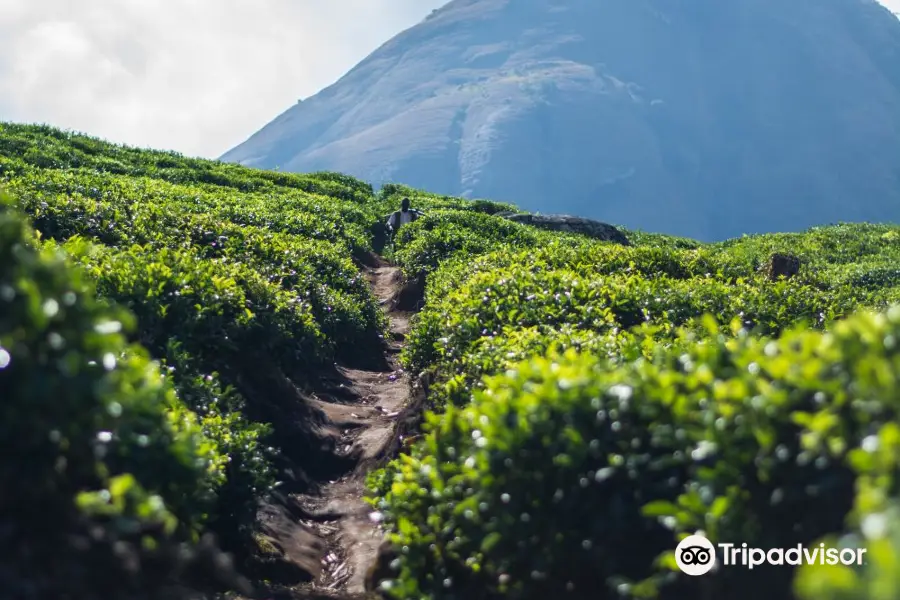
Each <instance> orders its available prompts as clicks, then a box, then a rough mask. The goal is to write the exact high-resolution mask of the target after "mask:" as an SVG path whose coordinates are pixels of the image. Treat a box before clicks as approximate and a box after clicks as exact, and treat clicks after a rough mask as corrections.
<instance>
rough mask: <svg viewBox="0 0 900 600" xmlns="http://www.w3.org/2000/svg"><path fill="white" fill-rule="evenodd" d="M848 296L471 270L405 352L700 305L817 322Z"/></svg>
mask: <svg viewBox="0 0 900 600" xmlns="http://www.w3.org/2000/svg"><path fill="white" fill-rule="evenodd" d="M847 310H849V302H848V301H847V300H846V299H845V298H844V297H842V296H841V295H840V294H838V293H829V292H824V291H821V290H818V289H816V288H813V287H809V286H804V285H802V284H799V283H796V282H793V281H782V282H777V283H771V284H767V285H753V284H750V283H745V282H741V283H735V284H731V285H730V284H726V283H723V282H720V281H716V280H714V279H707V278H702V279H701V278H695V279H690V280H675V279H670V278H667V277H656V278H652V279H648V278H644V277H641V276H639V275H611V276H605V277H604V276H591V275H590V274H588V275H582V274H580V273H577V272H575V271H572V270H562V269H560V270H547V271H537V272H535V271H532V270H530V269H528V268H521V267H510V268H506V269H497V270H492V271H489V272H484V273H479V274H476V275H473V276H472V277H470V278H469V279H468V280H466V282H465V283H464V284H462V285H461V286H460V287H459V288H458V289H457V290H455V291H453V292H452V293H450V294H448V295H447V296H446V297H445V299H443V300H442V301H440V302H439V303H434V304H432V305H430V306H429V307H428V308H427V309H426V311H425V312H423V313H422V314H421V315H420V318H419V320H418V323H417V326H416V328H415V330H414V331H413V332H412V333H411V335H410V336H409V345H408V347H407V349H406V353H405V355H404V356H405V358H406V360H407V364H408V365H409V366H410V368H413V369H422V368H425V367H427V366H430V365H432V364H436V363H438V362H441V361H452V360H456V359H458V358H459V357H461V356H462V355H464V354H465V353H466V352H467V350H468V349H469V347H470V344H471V343H472V342H474V341H475V340H477V339H478V338H480V337H482V336H487V335H497V334H498V332H499V331H500V330H501V329H502V328H503V327H530V326H537V325H543V326H555V325H562V324H569V325H572V326H574V327H579V328H583V329H590V330H594V331H605V330H610V329H613V328H616V329H628V328H631V327H634V326H636V325H639V324H641V323H644V322H651V323H656V324H668V325H682V324H685V323H687V322H688V321H690V320H691V319H695V318H698V317H700V316H702V315H703V314H705V313H711V314H713V315H714V316H716V317H717V318H718V319H719V320H720V321H726V322H727V321H730V320H731V319H732V318H734V317H740V318H741V319H742V320H743V321H744V323H745V325H746V326H747V327H748V328H756V329H757V330H759V331H761V332H777V331H779V330H780V329H782V328H783V327H785V326H788V325H791V324H793V323H794V322H796V321H799V320H806V321H809V322H810V324H814V325H823V324H824V323H826V322H828V321H829V320H831V319H833V318H835V317H837V316H841V315H843V314H844V313H845V312H846V311H847Z"/></svg>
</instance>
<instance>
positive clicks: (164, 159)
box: [0, 123, 372, 203]
mask: <svg viewBox="0 0 900 600" xmlns="http://www.w3.org/2000/svg"><path fill="white" fill-rule="evenodd" d="M0 156H7V157H13V158H17V159H21V160H23V161H24V162H25V163H27V164H29V165H33V166H35V167H39V168H42V169H66V170H68V169H86V170H92V171H100V172H104V173H114V174H118V175H129V176H137V177H142V176H149V177H154V178H158V179H164V180H166V181H170V182H172V183H179V184H182V183H184V184H192V183H209V184H213V185H218V186H223V187H230V188H234V189H236V190H239V191H241V192H252V191H259V190H278V191H286V190H290V189H296V190H302V191H304V192H307V193H312V194H321V195H323V196H328V197H332V198H340V199H342V200H349V201H353V202H360V203H362V202H365V201H366V200H367V199H369V198H370V197H371V196H372V187H371V185H369V184H367V183H364V182H362V181H359V180H357V179H354V178H352V177H348V176H346V175H341V174H338V173H313V174H310V175H297V174H293V173H279V172H276V171H260V170H256V169H247V168H245V167H240V166H237V165H232V164H227V163H221V162H217V161H211V160H203V159H194V158H186V157H184V156H182V155H180V154H178V153H176V152H159V151H153V150H145V149H139V148H129V147H127V146H119V145H113V144H108V143H105V142H103V141H101V140H98V139H95V138H92V137H88V136H86V135H80V134H77V133H72V132H66V131H60V130H59V129H56V128H53V127H47V126H43V125H17V124H13V123H0Z"/></svg>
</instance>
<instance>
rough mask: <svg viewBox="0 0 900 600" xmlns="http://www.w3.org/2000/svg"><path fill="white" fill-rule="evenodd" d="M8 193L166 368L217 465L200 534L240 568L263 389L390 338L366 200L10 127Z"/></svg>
mask: <svg viewBox="0 0 900 600" xmlns="http://www.w3.org/2000/svg"><path fill="white" fill-rule="evenodd" d="M0 183H5V185H6V186H7V187H8V188H9V189H10V190H12V191H13V192H14V193H15V196H16V199H17V205H18V206H19V208H21V209H22V210H24V211H25V212H26V213H27V214H28V216H29V217H31V222H32V223H33V225H34V227H35V229H36V230H37V232H38V233H39V234H40V235H41V237H42V238H43V240H44V242H43V243H44V245H45V246H46V247H47V248H48V250H52V249H58V250H62V251H64V252H65V253H66V254H67V256H68V257H69V259H70V260H72V261H74V262H76V263H78V265H79V266H80V267H82V268H83V270H84V272H85V273H87V274H88V276H89V277H90V278H91V279H92V280H93V282H94V284H95V286H96V289H97V291H98V293H99V294H100V295H101V296H102V297H103V298H104V299H105V300H106V301H109V302H111V303H115V304H116V305H119V306H122V307H125V308H127V309H129V310H130V311H131V312H132V313H134V315H135V316H136V325H135V327H134V328H133V329H131V330H129V332H128V335H129V337H130V339H132V340H133V341H136V342H140V343H141V344H143V345H144V346H145V347H146V348H147V349H148V350H149V352H150V354H151V356H152V357H153V358H155V359H158V360H160V361H162V362H163V363H164V364H165V365H166V370H165V375H166V377H168V379H169V380H170V381H171V384H172V385H173V386H174V388H175V392H176V394H177V397H178V398H179V399H180V401H181V403H183V404H184V405H186V406H187V407H188V408H189V409H190V410H191V411H193V412H194V413H196V417H191V418H194V419H195V420H196V421H197V427H198V428H199V429H198V431H201V432H202V433H203V434H204V435H205V438H206V439H207V440H208V441H207V443H208V444H210V445H211V447H212V448H214V451H215V453H216V456H217V457H219V458H217V461H218V462H217V463H216V464H218V465H219V467H217V469H218V470H217V471H216V473H217V474H218V475H217V478H218V479H217V480H216V491H215V493H212V492H210V493H208V494H207V495H206V502H207V506H206V508H205V509H204V510H205V514H206V517H204V519H203V521H202V523H201V524H200V525H198V526H202V529H203V530H204V531H208V530H212V531H214V532H215V533H217V534H218V536H219V538H220V540H222V541H223V542H224V543H225V546H226V547H227V548H228V549H229V550H232V551H238V552H239V553H240V552H241V551H242V548H243V549H245V548H246V547H247V546H248V541H249V535H250V533H251V529H252V527H253V526H254V522H255V515H256V511H257V505H258V502H259V500H260V499H263V498H265V497H266V496H267V495H268V493H269V492H270V491H271V489H272V488H273V486H274V485H275V483H276V482H275V479H276V478H275V473H274V470H273V467H272V462H271V461H272V460H273V458H274V457H275V456H277V454H278V453H277V451H276V450H274V449H273V448H269V447H268V445H267V441H271V440H272V439H273V437H272V432H273V430H274V428H273V427H272V426H270V425H269V424H267V423H264V422H256V421H254V420H252V419H253V418H263V419H265V418H266V417H267V415H269V414H271V413H270V411H269V404H270V402H271V396H272V395H273V394H274V393H275V392H274V391H273V390H272V389H271V385H269V384H268V381H269V380H270V379H271V378H272V377H287V378H289V379H290V380H291V382H292V383H293V384H296V385H299V386H303V385H308V384H310V383H312V382H315V380H316V379H317V377H318V375H319V373H320V372H321V371H322V370H323V369H327V368H329V367H330V365H331V364H332V363H333V362H334V361H335V360H337V359H340V358H341V357H347V356H350V357H353V356H356V355H358V354H359V353H360V352H361V351H362V352H365V351H367V350H368V349H369V348H373V347H375V345H376V344H377V343H378V342H379V340H380V338H381V336H383V335H384V334H385V332H386V320H385V318H384V315H383V314H382V311H381V310H380V308H379V307H378V304H377V301H376V299H375V298H374V296H373V294H372V292H371V290H370V288H369V286H368V284H367V282H366V281H365V279H364V277H363V275H362V273H361V272H360V270H359V268H358V266H357V264H356V263H357V261H358V260H359V259H360V258H361V257H363V256H364V255H365V254H366V253H367V252H368V251H369V249H370V248H371V244H370V241H369V234H368V229H369V228H370V227H371V224H372V222H373V220H374V216H373V215H374V214H375V213H374V212H373V210H374V209H373V205H372V202H373V200H374V195H373V193H372V189H371V186H369V185H368V184H364V183H362V182H359V181H357V180H354V179H353V178H350V177H346V176H343V175H339V174H329V173H319V174H313V175H294V174H282V173H272V172H264V171H258V170H254V169H247V168H243V167H238V166H236V165H226V164H223V163H218V162H214V161H202V160H195V159H186V158H184V157H181V156H179V155H177V154H174V153H164V152H153V151H147V150H139V149H133V148H127V147H123V146H115V145H112V144H107V143H105V142H102V141H99V140H96V139H93V138H89V137H86V136H81V135H77V134H70V133H65V132H61V131H58V130H55V129H53V128H47V127H34V126H19V125H10V124H0ZM267 378H268V379H267ZM275 425H276V427H277V425H278V424H275Z"/></svg>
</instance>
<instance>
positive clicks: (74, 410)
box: [0, 197, 224, 597]
mask: <svg viewBox="0 0 900 600" xmlns="http://www.w3.org/2000/svg"><path fill="white" fill-rule="evenodd" d="M133 326H134V320H133V318H132V317H131V316H130V315H129V314H127V313H125V312H123V311H121V310H120V309H112V308H109V307H107V306H106V305H105V304H103V303H101V302H99V301H98V300H96V299H95V297H94V290H93V287H92V285H91V284H90V283H89V282H87V281H86V280H85V278H84V277H83V275H82V274H81V273H80V272H78V271H74V270H73V269H72V268H71V267H70V266H69V265H68V264H66V262H65V261H64V260H63V258H62V257H60V256H59V255H58V254H56V253H54V252H52V251H50V250H48V249H45V250H40V249H39V248H38V247H37V246H36V244H35V243H34V241H33V237H32V233H31V231H30V230H29V229H28V227H27V226H26V224H25V221H24V219H23V218H22V217H21V216H20V215H19V214H17V213H15V212H13V211H11V209H10V200H9V199H8V198H6V197H0V389H2V390H3V402H2V403H0V439H2V440H3V447H4V457H5V459H4V460H2V461H0V489H3V490H4V491H5V492H4V493H3V494H2V495H0V514H2V515H3V516H2V526H0V530H2V532H3V533H2V543H3V546H4V547H6V548H17V551H16V552H7V553H4V558H3V560H2V562H3V563H4V564H3V565H0V572H2V573H4V576H3V577H2V578H0V579H3V582H4V589H5V590H7V592H10V593H12V594H13V595H16V594H17V593H19V592H21V591H22V590H23V589H27V588H31V590H32V592H34V591H35V590H41V589H42V588H44V587H46V586H50V587H51V588H53V586H57V585H58V586H60V588H53V589H56V591H57V593H62V592H63V591H65V592H66V593H81V594H82V596H83V597H87V595H89V593H88V591H89V590H85V589H82V588H78V587H76V586H83V585H88V586H91V585H94V586H97V587H94V588H93V589H102V587H103V585H102V583H100V582H99V581H98V580H102V579H104V578H108V577H112V576H113V575H114V573H113V571H114V570H115V569H116V566H115V564H114V563H116V561H117V560H119V559H116V558H115V556H114V555H113V554H112V553H108V554H102V551H101V550H96V551H95V554H94V561H93V562H88V563H85V562H84V561H83V557H82V553H83V552H84V549H82V550H81V551H79V550H77V549H76V548H74V547H73V546H72V544H71V537H70V536H76V535H78V534H82V535H84V534H86V533H87V532H86V531H85V530H84V517H85V515H88V516H90V517H91V518H92V519H94V520H95V522H96V523H97V524H99V525H100V526H101V527H102V529H101V531H105V532H106V533H105V535H106V536H107V537H108V536H110V535H111V536H114V537H119V538H122V540H123V541H122V543H123V544H124V543H125V541H127V540H128V539H129V538H130V536H133V535H134V534H135V533H138V532H140V531H141V530H142V529H143V528H144V527H145V526H147V525H154V526H156V527H157V528H162V529H160V530H159V532H160V533H158V534H157V541H159V539H161V538H159V536H160V535H162V536H163V537H166V536H168V535H171V534H172V533H174V532H176V530H178V531H180V532H181V533H182V534H189V533H191V532H194V531H196V530H197V528H198V527H199V526H201V525H202V524H203V523H204V521H205V519H206V516H207V514H208V513H209V511H210V509H211V508H212V503H213V501H214V496H213V493H214V491H215V488H216V486H217V484H218V482H219V480H220V479H221V476H222V471H223V468H224V457H223V456H222V455H221V454H219V453H218V452H217V449H216V447H215V445H214V444H213V443H212V441H211V440H210V438H208V437H207V436H206V435H204V432H203V431H202V429H201V427H200V425H199V424H198V422H197V419H196V418H195V416H194V415H193V413H191V412H190V411H188V410H187V409H186V408H185V407H184V405H183V404H182V403H181V402H180V401H179V399H178V398H177V397H176V395H175V393H174V391H173V390H172V388H171V387H170V386H169V385H168V384H167V383H166V382H164V380H163V379H162V378H161V376H160V373H159V371H158V367H157V366H156V365H155V364H154V363H152V362H151V361H150V360H149V358H148V356H147V354H146V352H145V351H144V350H143V349H142V348H140V347H137V346H134V345H129V344H128V343H127V341H126V339H125V337H124V333H126V332H128V331H130V330H131V329H132V328H133ZM95 539H97V538H95ZM88 545H90V544H88ZM123 549H124V547H123ZM50 564H52V565H54V573H55V574H56V575H55V577H54V578H49V579H51V580H54V581H47V580H48V578H47V577H46V573H47V571H46V569H47V565H50ZM119 568H121V566H119ZM107 569H109V571H107ZM73 572H75V574H73ZM6 573H13V574H15V579H14V580H13V581H9V580H8V577H7V575H5V574H6ZM92 579H93V580H94V581H93V582H92ZM143 583H144V585H147V586H150V587H153V586H158V585H159V584H160V583H161V582H153V581H144V582H143ZM20 586H21V587H20ZM67 586H72V587H67Z"/></svg>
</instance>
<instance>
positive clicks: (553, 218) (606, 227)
mask: <svg viewBox="0 0 900 600" xmlns="http://www.w3.org/2000/svg"><path fill="white" fill-rule="evenodd" d="M503 218H504V219H509V220H510V221H515V222H516V223H522V224H524V225H533V226H534V227H540V228H541V229H549V230H551V231H563V232H566V233H580V234H582V235H586V236H589V237H592V238H595V239H598V240H604V241H607V242H615V243H617V244H622V245H623V246H630V245H631V242H629V241H628V238H627V237H625V234H624V233H622V232H621V231H619V230H618V229H616V228H615V227H613V226H612V225H610V224H608V223H602V222H600V221H594V220H593V219H585V218H582V217H573V216H571V215H529V214H512V213H509V214H504V215H503Z"/></svg>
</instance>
